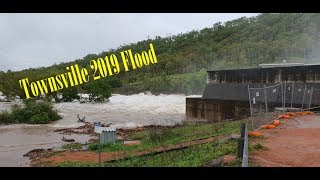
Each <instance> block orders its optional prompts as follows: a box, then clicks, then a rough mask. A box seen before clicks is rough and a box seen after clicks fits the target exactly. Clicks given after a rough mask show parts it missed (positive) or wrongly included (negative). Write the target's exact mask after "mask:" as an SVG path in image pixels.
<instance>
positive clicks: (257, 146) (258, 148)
mask: <svg viewBox="0 0 320 180" xmlns="http://www.w3.org/2000/svg"><path fill="white" fill-rule="evenodd" d="M266 150H268V148H267V147H266V146H264V145H262V144H260V143H256V144H254V145H251V146H249V151H266Z"/></svg>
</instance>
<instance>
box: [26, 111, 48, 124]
mask: <svg viewBox="0 0 320 180" xmlns="http://www.w3.org/2000/svg"><path fill="white" fill-rule="evenodd" d="M48 122H50V119H49V116H48V114H47V113H45V112H41V113H40V114H36V115H34V116H32V117H31V119H30V121H29V123H30V124H46V123H48Z"/></svg>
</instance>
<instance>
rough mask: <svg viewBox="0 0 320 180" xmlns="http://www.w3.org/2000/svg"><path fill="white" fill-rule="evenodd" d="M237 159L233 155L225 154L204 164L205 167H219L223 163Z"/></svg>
mask: <svg viewBox="0 0 320 180" xmlns="http://www.w3.org/2000/svg"><path fill="white" fill-rule="evenodd" d="M236 160H237V157H236V156H234V155H225V156H222V157H219V158H216V159H214V160H212V161H211V162H210V163H208V164H207V165H205V167H220V166H222V165H224V164H229V163H232V162H234V161H236Z"/></svg>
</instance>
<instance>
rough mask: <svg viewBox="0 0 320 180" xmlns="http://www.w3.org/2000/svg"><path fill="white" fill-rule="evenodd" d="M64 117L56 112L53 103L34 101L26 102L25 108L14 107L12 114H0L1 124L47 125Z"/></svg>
mask: <svg viewBox="0 0 320 180" xmlns="http://www.w3.org/2000/svg"><path fill="white" fill-rule="evenodd" d="M61 118H62V117H61V116H60V115H59V114H58V111H57V110H54V107H53V104H52V103H51V102H41V101H40V102H37V101H36V100H34V99H28V100H24V106H23V107H22V106H19V105H13V106H12V108H11V112H10V113H8V112H3V113H0V123H5V124H10V123H29V124H45V123H49V122H51V121H56V120H59V119H61Z"/></svg>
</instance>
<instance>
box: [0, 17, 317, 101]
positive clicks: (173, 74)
mask: <svg viewBox="0 0 320 180" xmlns="http://www.w3.org/2000/svg"><path fill="white" fill-rule="evenodd" d="M319 31H320V14H300V13H297V14H260V15H258V16H256V17H251V18H245V17H243V18H239V19H235V20H232V21H228V22H225V23H215V24H213V25H212V27H208V28H204V29H202V30H200V31H191V32H187V33H184V34H178V35H172V36H169V37H159V36H157V37H156V38H155V39H148V40H144V41H140V42H137V43H131V44H126V45H122V46H120V47H119V48H117V49H112V50H109V51H105V52H102V53H100V54H88V55H86V56H85V57H84V58H83V59H77V60H75V61H72V62H68V63H61V64H57V65H56V64H55V65H52V66H50V67H42V68H36V69H26V70H23V71H19V72H10V71H8V72H6V73H4V72H1V74H0V81H1V82H2V83H0V91H2V92H3V93H4V94H5V95H9V96H14V95H19V96H21V97H25V96H24V92H23V91H22V90H21V88H20V86H19V82H18V80H19V79H21V78H26V77H28V78H29V80H30V81H36V80H39V79H43V78H47V77H50V76H55V75H57V74H60V73H63V72H65V71H66V70H65V67H66V66H68V65H72V64H76V63H77V64H78V65H79V66H81V67H88V69H90V68H89V61H90V60H91V59H97V58H99V57H105V56H106V55H110V54H111V53H115V54H117V55H119V52H120V51H123V50H127V49H132V51H133V52H141V51H143V50H146V48H148V47H149V44H150V43H153V45H154V48H155V51H156V54H157V59H158V64H156V65H150V66H146V67H143V68H140V69H138V70H135V71H129V72H124V71H122V72H121V73H120V74H118V75H114V76H112V77H106V78H104V79H101V80H99V81H101V82H102V81H103V82H105V83H108V84H110V86H111V87H113V90H114V91H113V92H115V93H126V94H130V93H137V92H142V91H152V92H157V93H186V94H194V93H197V94H201V92H202V90H203V87H204V85H205V77H206V70H213V69H230V68H244V67H254V66H257V65H258V64H259V63H273V62H281V61H282V60H284V59H286V60H287V61H288V62H316V61H318V62H320V61H319V57H320V54H319V53H320V51H319V49H320V48H319V47H320V46H319ZM118 59H121V58H120V57H118ZM119 62H122V61H121V60H120V61H119ZM122 67H123V66H122ZM89 83H90V82H89ZM130 84H131V85H130ZM132 84H134V85H132ZM76 89H77V91H78V92H84V91H85V89H86V88H83V87H81V86H77V87H76Z"/></svg>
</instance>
